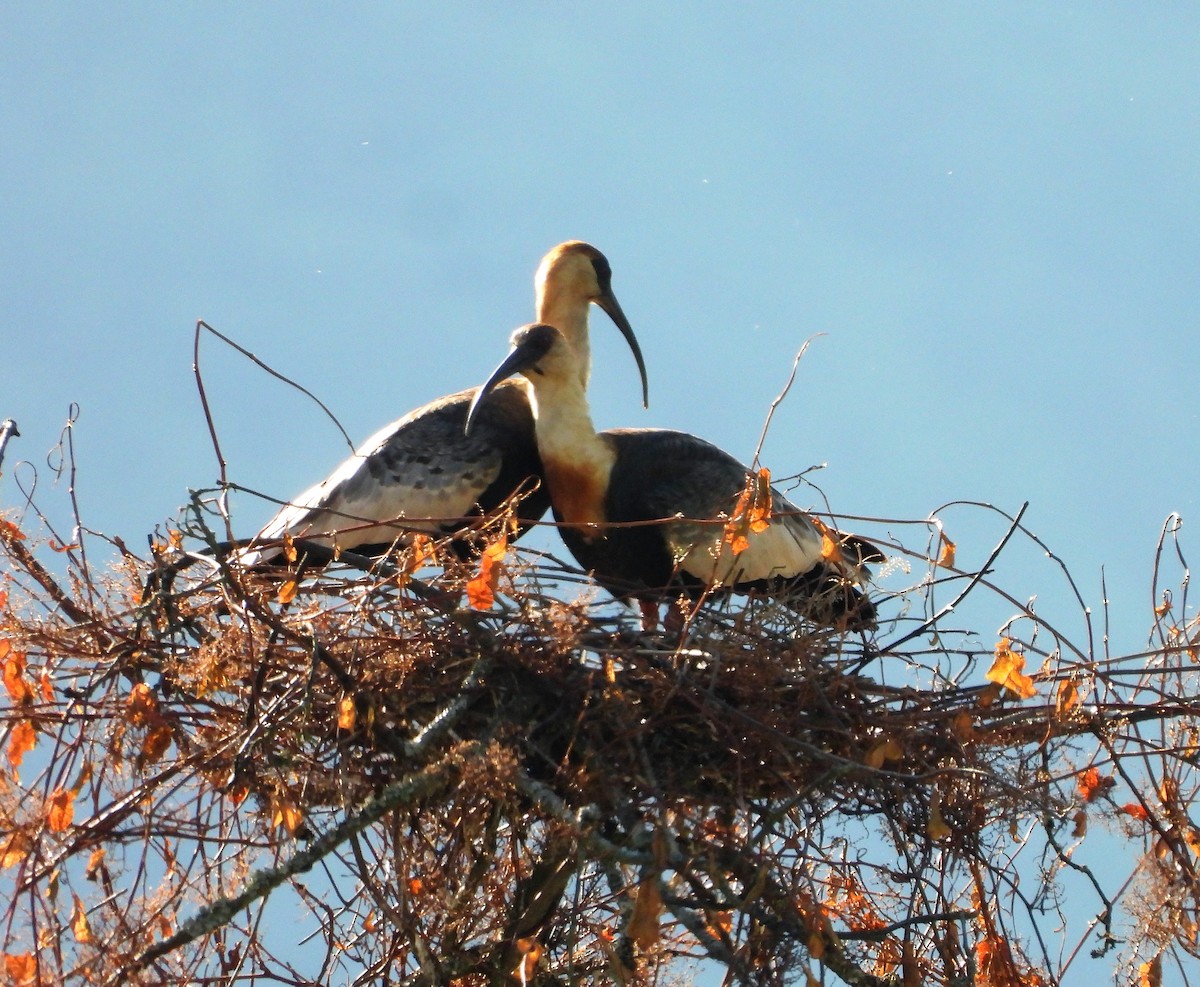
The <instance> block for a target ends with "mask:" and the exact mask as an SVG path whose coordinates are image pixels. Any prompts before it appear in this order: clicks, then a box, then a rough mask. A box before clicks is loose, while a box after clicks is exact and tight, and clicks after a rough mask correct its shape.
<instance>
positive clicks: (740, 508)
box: [721, 467, 772, 555]
mask: <svg viewBox="0 0 1200 987" xmlns="http://www.w3.org/2000/svg"><path fill="white" fill-rule="evenodd" d="M771 499H772V495H771V471H770V470H769V469H767V468H765V467H764V468H762V469H760V470H759V471H758V472H757V473H749V474H747V475H746V485H745V486H744V487H742V492H741V493H740V494H739V495H738V499H737V503H736V504H734V506H733V513H732V514H731V515H730V517H729V520H728V521H727V522H726V523H725V529H724V531H723V533H722V535H721V540H722V542H723V543H724V544H726V545H728V546H729V550H730V551H731V552H732V553H733V554H734V555H741V553H742V552H744V551H745V550H746V549H747V548H749V547H750V535H751V534H758V533H760V532H763V531H766V530H767V528H768V527H770V524H771V509H772V508H771Z"/></svg>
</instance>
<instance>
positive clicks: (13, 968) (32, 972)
mask: <svg viewBox="0 0 1200 987" xmlns="http://www.w3.org/2000/svg"><path fill="white" fill-rule="evenodd" d="M7 523H8V522H7V521H0V524H7ZM4 976H5V978H6V979H7V980H8V982H9V984H10V985H12V987H24V985H25V984H31V983H33V981H34V978H35V977H36V976H37V960H36V959H35V958H34V956H33V953H5V954H4Z"/></svg>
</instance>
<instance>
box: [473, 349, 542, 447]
mask: <svg viewBox="0 0 1200 987" xmlns="http://www.w3.org/2000/svg"><path fill="white" fill-rule="evenodd" d="M539 330H545V332H541V331H539ZM556 336H559V332H558V330H557V329H552V328H550V327H549V326H530V327H526V328H525V329H524V330H521V331H519V332H518V333H517V336H516V337H515V338H514V341H513V348H512V352H510V353H509V354H508V356H506V357H505V358H504V362H503V363H501V364H500V366H498V367H497V368H496V369H495V370H493V371H492V375H491V376H490V377H489V378H488V379H487V380H486V381H485V382H484V384H483V386H482V387H480V388H479V390H477V391H476V392H475V397H474V398H473V399H472V401H471V407H470V408H469V409H468V410H467V421H466V424H465V425H464V426H463V434H464V435H470V434H471V426H472V425H474V424H475V418H476V415H477V413H478V411H479V406H480V404H481V403H482V402H483V400H484V398H486V397H487V396H488V395H489V394H491V393H492V391H494V390H495V389H496V388H497V386H499V385H500V384H501V383H503V382H504V381H506V380H508V378H509V377H515V376H516V375H517V374H519V373H523V372H524V371H526V370H529V369H530V368H531V367H533V366H535V365H536V364H537V362H538V360H540V359H541V358H542V357H544V356H545V355H546V351H547V350H548V349H549V348H550V345H551V344H552V342H553V340H554V337H556Z"/></svg>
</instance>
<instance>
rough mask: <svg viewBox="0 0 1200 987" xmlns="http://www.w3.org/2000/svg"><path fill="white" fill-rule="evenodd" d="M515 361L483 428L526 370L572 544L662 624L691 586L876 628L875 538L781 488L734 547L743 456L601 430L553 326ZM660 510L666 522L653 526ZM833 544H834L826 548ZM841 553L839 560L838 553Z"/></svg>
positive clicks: (678, 439) (525, 345) (516, 350)
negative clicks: (835, 522)
mask: <svg viewBox="0 0 1200 987" xmlns="http://www.w3.org/2000/svg"><path fill="white" fill-rule="evenodd" d="M512 344H513V349H512V351H511V352H510V354H509V356H508V358H507V359H506V360H504V362H503V363H501V364H500V366H499V367H497V368H496V370H495V372H494V373H493V374H492V376H491V377H490V378H489V379H488V381H487V383H485V384H484V385H483V386H482V387H481V388H480V389H479V391H478V393H477V396H476V398H475V403H474V405H473V407H472V409H471V414H470V415H468V417H467V428H468V430H469V431H470V432H471V433H472V434H473V432H474V429H475V427H476V425H477V422H480V421H482V419H481V418H480V416H481V415H483V414H484V411H485V409H486V407H487V405H486V402H487V397H488V395H489V394H491V393H492V392H493V389H494V388H497V387H501V386H503V382H504V381H506V380H508V379H509V378H511V377H512V376H513V375H515V374H520V375H523V376H524V377H525V378H526V379H528V380H529V382H530V384H531V389H532V403H533V413H534V417H535V419H536V429H537V443H538V451H539V453H540V455H541V459H542V469H543V475H544V476H545V479H546V485H547V487H548V488H549V492H550V500H551V504H552V505H553V508H554V515H555V517H556V518H557V519H558V522H559V532H560V534H561V535H562V538H563V541H564V542H566V544H567V547H568V548H569V549H570V550H571V553H572V554H573V555H574V556H575V558H576V560H577V561H578V562H579V564H580V565H581V566H582V567H583V568H584V569H586V570H588V571H590V572H591V573H592V574H593V576H594V578H595V579H596V580H597V582H599V583H600V584H601V585H602V586H604V587H605V588H606V589H608V590H609V591H610V592H611V593H612V594H613V595H614V596H616V597H618V598H619V599H623V600H630V599H635V600H638V601H639V602H640V603H641V604H642V611H643V616H644V617H645V618H646V620H647V623H648V624H649V623H652V621H653V620H654V619H655V616H656V614H657V608H658V604H659V602H661V601H662V600H663V599H664V598H668V599H669V598H672V597H677V596H679V594H680V593H681V592H682V593H685V594H687V595H688V596H690V597H693V598H695V597H698V596H699V595H701V594H703V593H706V592H709V593H711V592H714V591H715V592H717V593H727V592H729V591H731V590H736V591H752V590H762V591H765V592H767V593H770V594H771V595H772V596H773V597H777V598H779V599H781V600H782V601H783V602H784V603H785V604H787V605H788V606H789V608H791V609H795V610H797V611H799V612H801V613H802V614H805V615H807V616H808V617H810V618H811V619H813V620H816V621H818V622H821V623H826V624H831V625H840V626H845V627H851V628H864V627H868V626H871V625H872V624H873V623H874V607H873V606H872V605H871V603H870V601H869V600H867V599H866V598H865V597H864V596H863V595H862V593H861V592H860V591H859V590H858V589H857V588H855V585H854V584H855V583H856V582H860V581H861V580H862V579H863V578H865V570H864V569H863V568H862V565H863V563H865V562H869V561H881V560H882V558H883V557H882V555H881V554H880V553H879V550H878V549H876V548H875V547H874V546H873V545H870V543H868V542H866V541H864V540H862V539H859V538H857V537H855V536H848V535H840V534H839V533H837V532H829V534H830V535H831V536H832V537H833V538H835V539H839V540H841V543H842V544H841V546H840V547H841V551H840V552H837V553H835V552H829V551H828V549H827V547H826V546H824V545H823V532H822V530H821V529H820V528H818V527H817V525H816V524H815V523H814V522H813V520H812V519H810V518H809V517H808V516H807V515H806V514H804V513H803V512H802V511H800V510H799V509H798V508H796V507H794V506H793V505H792V504H791V503H789V502H788V500H787V499H786V498H785V497H784V496H783V495H782V494H781V493H780V492H779V491H778V490H772V512H771V516H770V520H769V523H768V524H767V526H766V527H765V529H764V530H761V531H758V532H749V533H748V543H747V545H746V547H745V548H744V549H743V550H741V551H740V552H738V553H737V554H734V551H733V548H732V547H731V545H730V544H727V543H726V540H725V538H724V535H725V530H726V528H725V524H724V523H723V522H724V521H727V520H728V518H729V517H730V515H732V514H733V512H734V510H735V505H736V504H737V502H738V499H739V495H740V494H741V492H742V491H743V490H744V489H745V487H746V482H747V477H748V471H747V469H746V467H745V466H743V465H742V464H741V463H739V462H738V461H737V460H736V459H735V458H734V457H733V456H731V455H729V454H728V453H726V452H723V451H722V450H721V449H718V448H717V447H716V446H715V445H713V444H712V443H710V442H706V441H705V440H704V439H701V438H697V437H696V436H695V435H690V434H688V433H686V432H677V431H669V430H665V429H648V428H628V429H626V428H621V429H611V430H608V431H604V432H599V433H598V432H597V431H596V429H595V427H594V426H593V424H592V418H591V413H590V411H589V409H588V402H587V396H586V393H585V391H584V388H583V386H582V384H581V382H580V374H579V367H578V357H577V356H576V355H575V354H574V353H573V351H572V350H571V348H570V346H569V344H568V343H567V341H566V340H565V339H564V338H563V335H562V333H560V332H559V331H558V330H557V329H555V328H554V327H553V326H549V325H528V326H524V327H522V328H521V329H518V330H517V331H516V332H515V333H514V334H513V337H512ZM658 519H671V520H665V521H663V523H661V524H649V523H642V522H651V521H655V520H658ZM823 548H824V549H825V550H824V551H823ZM837 555H841V559H840V560H839V561H833V560H831V558H830V556H837Z"/></svg>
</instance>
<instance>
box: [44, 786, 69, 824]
mask: <svg viewBox="0 0 1200 987" xmlns="http://www.w3.org/2000/svg"><path fill="white" fill-rule="evenodd" d="M46 803H47V807H48V809H47V812H46V824H47V825H48V826H49V827H50V832H51V833H62V832H65V831H66V830H68V829H70V827H71V821H72V820H73V819H74V818H75V793H74V792H70V791H68V790H67V789H65V788H56V789H55V790H54V792H53V793H52V794H51V796H50V798H49V799H47V800H46Z"/></svg>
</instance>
